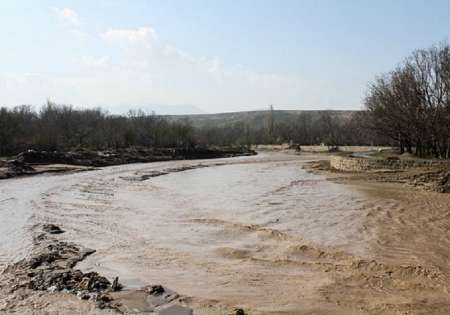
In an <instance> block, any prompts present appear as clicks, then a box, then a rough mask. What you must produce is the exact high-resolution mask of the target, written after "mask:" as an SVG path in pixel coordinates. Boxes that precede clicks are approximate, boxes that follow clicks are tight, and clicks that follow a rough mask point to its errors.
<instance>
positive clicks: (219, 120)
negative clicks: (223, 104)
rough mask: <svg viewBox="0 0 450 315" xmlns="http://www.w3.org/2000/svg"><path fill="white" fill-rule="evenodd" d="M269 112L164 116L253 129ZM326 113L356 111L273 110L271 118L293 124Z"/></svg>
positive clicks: (201, 124) (200, 124)
mask: <svg viewBox="0 0 450 315" xmlns="http://www.w3.org/2000/svg"><path fill="white" fill-rule="evenodd" d="M268 112H269V111H246V112H232V113H219V114H197V115H164V117H165V118H167V119H169V120H171V121H177V120H183V119H188V120H189V121H190V122H191V123H192V124H193V126H194V127H199V128H202V127H207V126H215V127H224V126H230V125H233V124H236V123H246V124H247V125H249V126H251V127H253V128H259V127H263V126H264V124H265V123H266V121H267V120H266V119H267V115H268ZM324 112H327V113H329V114H330V115H331V117H333V118H336V119H339V120H340V119H345V118H349V117H350V116H351V115H352V114H353V113H354V112H356V111H349V110H274V111H273V116H274V117H273V118H274V122H275V124H277V123H290V122H291V123H295V121H297V120H298V119H299V116H300V115H302V114H307V115H310V117H311V119H312V120H313V121H314V120H315V119H317V118H318V117H319V115H320V113H324Z"/></svg>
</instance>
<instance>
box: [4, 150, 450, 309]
mask: <svg viewBox="0 0 450 315" xmlns="http://www.w3.org/2000/svg"><path fill="white" fill-rule="evenodd" d="M312 158H314V157H313V156H304V157H299V156H294V155H287V154H283V153H265V154H261V155H259V156H256V157H245V158H233V159H221V160H209V161H207V160H205V161H172V162H161V163H151V164H133V165H123V166H115V167H109V168H105V169H102V170H97V171H91V172H84V173H77V174H70V175H58V176H36V177H29V178H19V179H13V180H7V181H1V182H0V213H1V216H2V220H1V222H0V233H1V235H2V239H1V243H0V268H1V267H2V266H5V264H6V263H10V262H12V261H14V260H17V259H19V258H21V257H23V255H25V254H26V253H27V252H28V251H29V248H30V246H31V238H32V233H33V232H35V230H36V226H37V224H40V223H46V222H50V223H54V224H57V225H60V226H61V227H62V228H63V229H65V230H66V231H67V232H66V233H65V234H63V235H62V237H64V238H66V239H68V240H71V241H74V242H76V243H79V244H81V245H84V246H87V247H91V248H94V249H96V250H97V252H96V253H95V254H94V255H92V256H91V257H89V258H88V259H87V260H85V261H84V262H83V263H82V264H81V265H80V268H82V269H85V270H96V271H99V272H101V273H104V274H105V275H107V276H109V277H114V276H116V275H118V276H119V277H120V279H121V282H123V283H125V284H126V285H127V286H129V287H135V286H141V285H144V284H155V283H162V284H164V285H167V286H169V287H171V288H173V289H175V290H176V291H178V292H180V293H182V294H184V295H187V296H190V297H191V299H192V300H191V301H190V303H192V304H193V305H195V306H196V307H197V308H198V309H199V312H197V313H198V314H208V313H211V314H214V313H218V312H217V309H216V310H215V311H208V308H209V307H212V308H213V309H214V307H216V308H217V307H218V306H217V305H238V306H243V307H245V308H247V309H250V310H253V312H254V313H255V314H256V313H261V314H306V313H308V312H311V313H310V314H316V313H314V312H315V310H316V309H317V308H318V307H319V306H318V305H320V307H319V309H320V310H321V313H318V314H359V313H360V312H362V310H363V308H362V307H360V309H359V310H357V309H355V308H351V310H350V308H347V306H348V305H349V306H352V303H353V302H347V303H343V305H341V306H339V307H336V300H340V299H342V296H340V295H339V290H340V289H339V287H334V284H335V283H337V280H336V279H337V278H339V277H338V276H337V275H336V272H344V271H345V272H347V271H346V270H347V269H349V268H351V266H353V265H352V264H354V262H355V261H359V259H360V258H361V257H362V258H364V259H368V260H369V261H370V260H371V259H375V258H376V259H385V261H389V259H391V261H395V260H397V261H398V260H399V259H400V261H401V262H407V263H411V264H413V263H414V264H417V263H422V262H424V261H426V259H425V260H421V259H420V257H418V256H417V255H416V253H415V252H414V249H413V248H412V247H413V246H412V247H411V248H409V247H408V246H407V245H405V246H402V248H401V249H400V248H397V247H395V246H397V245H398V243H396V239H395V238H391V239H390V241H389V242H388V241H385V242H383V241H382V238H381V237H380V233H381V227H380V226H378V225H377V224H375V222H376V221H381V219H376V218H379V217H380V212H382V211H381V209H383V210H384V209H386V208H385V207H388V209H391V212H393V210H392V209H397V210H398V209H401V208H402V207H403V206H402V204H401V203H400V201H394V200H395V198H394V197H395V196H390V197H389V196H388V197H386V196H385V195H383V196H374V194H373V193H369V192H367V191H363V190H361V189H352V188H349V187H348V186H345V185H339V184H336V183H333V182H331V181H328V180H326V179H325V177H323V176H319V175H313V174H310V173H307V172H306V171H305V170H303V169H302V165H303V164H304V163H305V161H307V160H309V159H312ZM155 174H157V175H160V176H155ZM442 200H443V201H442ZM447 200H448V199H441V202H443V203H444V204H443V207H444V208H443V211H444V212H445V207H446V206H448V204H447V205H445V203H446V201H447ZM389 207H391V208H389ZM441 210H442V209H441ZM439 213H440V212H439ZM383 218H384V216H383ZM445 228H446V227H445V226H444V227H443V230H437V231H436V233H441V232H442V231H444V232H445ZM447 232H448V230H447ZM383 233H386V231H383ZM443 240H444V243H442V244H439V246H446V245H447V244H449V240H448V236H445V237H444V238H443ZM404 241H405V240H404ZM395 248H397V249H398V250H403V252H400V255H402V256H401V257H398V256H396V257H391V256H389V254H395V253H397V254H399V253H398V250H393V249H395ZM389 250H391V251H389ZM429 250H430V251H431V252H432V253H434V255H435V256H436V257H435V259H434V260H433V261H432V262H431V263H433V262H436V261H437V262H438V263H439V264H440V266H441V267H442V265H445V263H446V259H447V258H448V253H449V251H448V250H444V251H443V252H441V253H436V252H435V251H434V249H433V250H432V249H429ZM383 253H388V254H387V255H384V254H383ZM447 261H448V260H447ZM346 268H347V269H346ZM343 270H344V271H343ZM349 270H350V269H349ZM330 271H331V272H330ZM353 280H354V279H353ZM349 292H350V291H349ZM344 304H348V305H347V306H346V305H344ZM386 305H387V304H386ZM374 307H375V308H374V309H376V307H378V304H377V305H376V306H374ZM385 310H389V309H388V308H386V309H385ZM302 312H304V313H302ZM362 313H363V312H362ZM308 314H309V313H308Z"/></svg>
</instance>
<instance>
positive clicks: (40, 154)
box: [0, 148, 256, 179]
mask: <svg viewBox="0 0 450 315" xmlns="http://www.w3.org/2000/svg"><path fill="white" fill-rule="evenodd" d="M255 154H256V152H255V151H253V150H249V149H246V148H193V149H178V148H162V149H149V148H128V149H120V150H115V151H111V150H110V151H89V150H78V151H71V152H61V151H35V150H28V151H25V152H22V153H19V154H18V155H17V157H16V158H15V159H12V160H8V161H6V160H0V179H7V178H12V177H18V176H25V175H37V174H42V173H58V172H64V173H67V172H78V171H86V170H93V169H95V167H104V166H112V165H121V164H129V163H147V162H158V161H171V160H195V159H215V158H227V157H236V156H251V155H255Z"/></svg>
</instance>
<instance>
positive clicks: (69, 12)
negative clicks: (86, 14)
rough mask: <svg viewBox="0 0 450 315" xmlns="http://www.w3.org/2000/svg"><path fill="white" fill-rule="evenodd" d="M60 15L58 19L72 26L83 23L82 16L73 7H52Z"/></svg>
mask: <svg viewBox="0 0 450 315" xmlns="http://www.w3.org/2000/svg"><path fill="white" fill-rule="evenodd" d="M50 9H51V10H52V11H53V12H54V13H55V14H56V16H57V17H58V19H59V20H60V21H61V22H63V23H65V24H67V25H71V26H79V25H80V24H81V20H80V17H79V16H78V13H77V12H75V10H73V9H71V8H62V9H60V8H55V7H52V8H50Z"/></svg>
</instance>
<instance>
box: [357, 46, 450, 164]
mask: <svg viewBox="0 0 450 315" xmlns="http://www.w3.org/2000/svg"><path fill="white" fill-rule="evenodd" d="M364 105H365V109H366V112H365V115H363V116H362V117H361V119H362V121H363V125H364V126H365V127H367V128H368V129H370V130H373V131H375V132H376V133H377V134H379V135H383V136H386V137H388V138H389V139H391V140H392V141H395V143H396V144H397V145H398V146H399V147H400V150H401V152H402V153H403V152H405V151H406V152H409V153H414V154H416V155H418V156H420V157H435V158H445V159H448V158H450V46H449V44H448V43H442V44H439V45H435V46H433V47H431V48H429V49H420V50H416V51H415V52H413V53H412V54H411V55H410V56H409V57H408V58H406V60H405V61H404V62H403V63H402V64H401V65H399V66H398V67H397V68H396V69H395V70H393V71H391V72H389V73H387V74H383V75H381V76H379V77H378V78H376V80H375V81H374V82H372V83H371V84H370V87H369V90H368V93H367V96H366V98H365V100H364Z"/></svg>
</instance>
